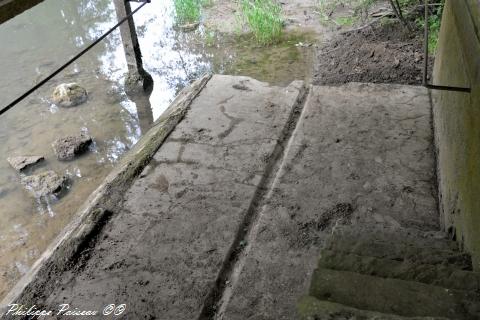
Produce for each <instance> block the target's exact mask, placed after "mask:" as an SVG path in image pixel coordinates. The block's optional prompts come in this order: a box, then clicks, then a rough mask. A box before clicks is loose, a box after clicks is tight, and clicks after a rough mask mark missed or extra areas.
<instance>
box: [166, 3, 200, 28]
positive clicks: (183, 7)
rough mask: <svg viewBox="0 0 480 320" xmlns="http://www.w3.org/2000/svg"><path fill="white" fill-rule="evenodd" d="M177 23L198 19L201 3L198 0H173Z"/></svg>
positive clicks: (191, 21)
mask: <svg viewBox="0 0 480 320" xmlns="http://www.w3.org/2000/svg"><path fill="white" fill-rule="evenodd" d="M173 5H174V7H175V13H176V19H177V23H179V24H185V23H193V22H197V21H199V20H200V16H201V4H200V2H199V0H173Z"/></svg>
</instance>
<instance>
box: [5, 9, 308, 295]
mask: <svg viewBox="0 0 480 320" xmlns="http://www.w3.org/2000/svg"><path fill="white" fill-rule="evenodd" d="M132 6H133V7H134V6H136V4H132ZM116 21H117V17H116V14H115V8H114V5H113V3H112V2H111V1H108V0H78V1H71V0H46V1H44V2H43V3H41V4H39V5H37V6H36V7H34V8H32V9H31V10H29V11H27V12H24V13H23V14H21V15H19V16H17V17H15V18H14V19H12V20H10V21H8V22H6V23H4V24H2V25H0V43H1V50H0V70H2V73H1V76H0V106H1V107H3V106H5V105H7V104H8V103H10V102H11V101H12V100H14V99H15V98H16V97H17V96H19V95H20V94H22V93H23V92H24V91H26V90H27V89H29V88H30V87H31V86H33V85H34V84H35V83H36V82H38V81H39V80H41V79H43V78H44V77H45V76H47V75H48V74H49V73H50V72H52V71H53V70H55V69H56V68H58V67H59V66H60V65H61V64H62V63H63V62H65V61H66V60H68V58H70V57H72V56H73V55H74V54H76V53H77V52H79V51H80V50H81V49H83V48H84V47H85V46H86V45H88V44H89V43H91V42H92V41H93V40H94V39H96V38H97V37H99V36H100V35H101V34H103V33H104V32H105V31H106V30H108V29H109V28H110V27H111V26H113V25H114V24H115V23H116ZM135 23H136V25H137V32H138V35H139V41H140V46H141V50H142V54H143V62H144V66H145V69H146V70H147V71H148V72H149V73H150V74H151V75H152V77H153V79H154V90H153V92H152V93H151V95H150V97H149V99H148V102H149V103H148V102H147V103H135V102H134V101H131V100H129V99H128V97H127V96H126V94H125V93H124V91H123V79H124V74H125V73H126V71H127V70H126V62H125V56H124V51H123V47H122V45H121V39H120V35H119V33H118V32H114V33H113V34H112V35H110V36H109V37H107V38H106V39H105V40H104V41H103V42H102V43H100V44H98V45H97V46H95V47H94V48H93V49H92V50H91V51H90V52H88V53H87V54H86V55H85V56H83V57H82V58H80V59H79V60H78V61H77V62H75V63H74V64H73V65H72V66H71V67H69V68H68V69H67V70H66V71H64V72H62V73H61V74H60V75H58V76H57V77H55V78H54V79H53V80H51V81H50V82H49V83H48V84H47V85H45V86H43V87H42V88H41V89H39V90H37V91H36V92H35V93H33V94H32V95H30V96H29V97H28V98H27V99H25V100H24V101H23V102H21V103H20V104H19V105H17V106H16V107H15V108H14V109H12V110H11V111H9V112H7V113H6V114H5V115H3V116H1V117H0V256H1V257H2V258H3V259H2V260H1V262H0V297H2V296H4V295H5V293H6V292H7V290H9V289H10V288H11V287H12V286H13V285H14V284H15V282H16V281H17V280H18V279H19V277H20V276H21V275H22V274H24V273H26V272H27V271H28V270H29V268H30V266H31V265H32V263H33V262H34V261H35V260H36V259H37V258H38V257H39V256H40V255H41V253H42V252H43V251H44V250H45V248H46V247H47V246H48V245H49V244H50V243H51V242H52V240H53V239H54V238H55V237H56V236H57V235H58V234H59V233H60V231H61V230H62V229H63V228H64V227H65V225H66V224H68V222H69V221H70V220H71V218H72V215H73V214H75V211H76V210H77V209H78V207H79V206H80V205H81V204H82V202H83V201H85V199H86V198H87V197H88V195H89V194H90V193H91V192H93V191H94V190H95V188H96V187H97V186H98V185H99V184H100V183H101V181H102V180H103V179H104V178H105V176H106V175H107V174H108V173H109V172H110V171H111V169H112V167H113V166H114V165H115V163H117V162H118V160H119V159H120V158H121V156H122V155H123V154H124V153H125V152H127V151H128V150H129V149H130V148H131V147H132V146H133V145H134V144H135V143H136V142H137V141H138V139H139V138H140V137H141V135H142V133H144V132H145V131H146V130H148V128H149V126H150V125H151V123H152V122H153V121H154V120H155V119H157V118H158V117H159V116H160V115H161V114H162V112H163V111H164V110H165V109H166V107H167V106H168V104H169V103H170V102H171V101H172V100H173V98H174V97H175V95H176V93H177V92H178V91H179V90H180V89H181V88H183V87H184V86H186V85H187V84H188V83H189V82H190V81H192V80H193V79H195V78H197V77H198V76H200V75H201V74H203V73H204V72H214V73H224V74H236V75H248V76H252V77H254V78H257V79H259V80H262V81H267V82H270V83H272V84H276V85H286V84H288V83H290V82H291V81H292V80H294V79H304V78H305V77H306V76H308V75H309V74H310V53H309V50H308V45H309V41H308V36H306V35H302V36H300V35H287V36H286V37H285V39H284V40H283V41H281V43H280V44H277V45H275V46H271V47H267V48H262V47H259V46H257V45H256V44H255V43H254V42H253V41H252V40H251V39H250V38H249V37H247V36H242V37H238V36H234V35H220V34H214V33H212V32H207V31H206V30H205V29H204V28H203V27H200V28H199V29H198V30H196V31H194V32H189V33H182V32H177V31H176V30H175V28H174V27H173V26H174V13H173V6H172V3H171V1H156V0H154V1H153V2H152V3H150V4H148V5H146V6H145V7H144V8H142V9H141V10H140V11H139V12H138V13H137V14H136V15H135ZM64 82H67V83H68V82H77V83H79V84H80V85H82V86H83V87H85V88H86V89H87V90H88V93H89V98H88V101H87V102H86V103H84V104H82V105H80V106H77V107H73V108H60V107H57V106H55V105H53V104H52V103H51V102H50V95H51V92H52V90H53V88H54V87H55V86H56V85H57V84H60V83H64ZM137 102H138V101H137ZM80 132H86V133H88V134H89V135H91V136H92V137H93V138H94V141H95V142H94V144H93V146H92V147H91V149H90V151H89V152H88V153H87V154H86V155H84V156H81V157H79V158H78V159H76V160H74V161H70V162H60V161H58V160H57V159H56V157H55V155H54V153H53V149H52V147H51V144H52V142H53V141H54V140H55V139H57V138H59V137H62V136H65V135H71V134H77V133H80ZM29 154H33V155H43V156H45V158H46V161H44V163H43V164H41V165H40V166H37V167H36V168H35V170H34V171H33V172H35V173H38V172H41V171H42V170H46V169H49V170H54V171H56V172H57V173H59V174H64V175H66V176H68V178H69V190H68V192H66V194H65V195H64V196H63V197H61V198H60V199H53V198H52V199H42V200H38V199H34V198H32V197H31V196H30V194H29V193H28V192H27V191H26V190H25V189H24V188H23V187H22V186H21V184H20V178H21V175H20V174H19V173H17V172H16V171H14V170H13V169H12V168H11V167H10V166H9V165H8V163H7V162H6V160H5V159H6V158H7V157H10V156H15V155H29ZM33 172H32V173H33Z"/></svg>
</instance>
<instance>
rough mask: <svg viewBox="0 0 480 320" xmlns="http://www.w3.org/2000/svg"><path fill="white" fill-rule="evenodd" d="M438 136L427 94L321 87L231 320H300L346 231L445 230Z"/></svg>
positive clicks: (264, 219) (295, 140) (253, 242)
mask: <svg viewBox="0 0 480 320" xmlns="http://www.w3.org/2000/svg"><path fill="white" fill-rule="evenodd" d="M432 136H433V132H432V129H431V115H430V101H429V96H428V91H427V90H425V89H424V88H419V87H412V86H399V85H373V84H359V83H352V84H348V85H345V86H339V87H316V86H314V87H313V88H312V89H311V91H310V94H309V96H308V98H307V101H306V104H305V107H304V110H303V112H302V115H301V117H300V120H299V123H298V124H297V127H296V129H295V132H294V135H293V137H292V139H291V140H290V142H289V144H288V150H287V154H286V156H285V158H284V160H283V162H282V167H281V168H280V170H279V172H278V174H277V178H276V180H275V184H274V186H273V188H272V189H273V191H272V192H271V196H270V197H269V198H268V200H267V201H266V205H265V206H263V207H262V208H261V210H260V212H259V213H258V214H259V219H258V224H257V225H255V229H254V231H256V232H255V233H254V234H253V235H252V236H251V237H250V238H249V239H248V243H249V246H250V247H249V248H247V252H246V253H245V255H244V257H245V261H242V264H243V265H244V266H243V269H240V268H239V270H241V272H238V271H237V270H236V272H238V274H236V275H235V277H238V280H236V278H233V277H232V279H234V280H233V281H232V284H231V285H230V286H231V287H232V289H231V290H232V291H233V292H232V294H231V301H230V302H229V303H228V306H226V307H225V312H224V316H225V319H229V320H243V319H269V320H270V319H275V320H278V319H285V320H287V319H288V320H289V319H295V318H296V314H295V313H296V310H295V304H296V302H297V301H298V298H299V297H300V296H302V295H304V294H305V293H306V292H307V290H308V289H307V288H308V286H309V284H310V279H311V275H312V272H313V270H314V269H315V266H316V264H317V261H318V254H319V251H320V248H321V247H322V246H323V245H324V243H325V239H326V238H327V237H328V236H329V235H330V234H331V231H332V229H335V228H337V227H338V225H339V224H342V223H350V222H351V223H353V222H354V221H357V219H359V218H362V219H363V218H364V217H370V216H373V215H374V214H377V215H378V217H377V219H379V220H380V219H383V220H385V221H386V222H388V223H389V224H390V225H392V226H401V227H411V228H417V229H420V230H423V231H428V230H435V229H436V228H437V227H438V212H437V207H436V199H435V195H434V194H433V193H432V189H433V188H434V185H433V182H434V181H435V180H434V178H435V175H434V168H435V162H434V156H433V150H432V145H431V141H432ZM364 232H365V233H366V232H368V231H367V230H365V231H364ZM242 257H243V256H242ZM235 281H237V283H235Z"/></svg>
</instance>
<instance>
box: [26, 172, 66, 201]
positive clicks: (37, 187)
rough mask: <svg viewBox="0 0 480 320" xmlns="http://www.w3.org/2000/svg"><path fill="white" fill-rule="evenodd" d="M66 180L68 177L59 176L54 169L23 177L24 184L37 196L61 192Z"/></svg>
mask: <svg viewBox="0 0 480 320" xmlns="http://www.w3.org/2000/svg"><path fill="white" fill-rule="evenodd" d="M65 182H66V178H65V177H64V176H59V175H58V174H56V173H55V172H54V171H45V172H42V173H39V174H36V175H32V176H26V177H23V178H22V184H23V185H24V186H25V187H26V188H27V190H29V191H30V192H31V193H32V194H33V195H34V196H35V197H36V198H40V197H45V196H48V195H52V194H56V193H59V192H60V191H61V190H62V188H63V186H64V184H65Z"/></svg>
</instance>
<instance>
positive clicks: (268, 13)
mask: <svg viewBox="0 0 480 320" xmlns="http://www.w3.org/2000/svg"><path fill="white" fill-rule="evenodd" d="M241 6H242V13H243V19H244V21H245V22H246V23H247V25H248V27H249V28H250V30H251V31H252V32H253V35H254V36H255V39H256V40H257V41H258V42H259V43H261V44H263V45H267V44H271V43H274V42H276V41H278V40H279V39H280V37H281V35H282V30H283V19H282V8H281V6H280V5H279V4H278V3H277V2H276V1H275V0H241Z"/></svg>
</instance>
